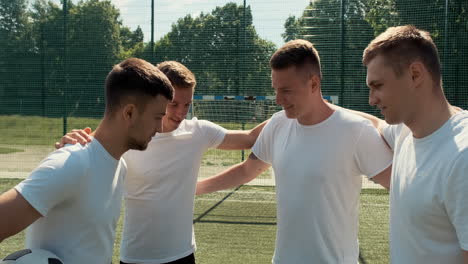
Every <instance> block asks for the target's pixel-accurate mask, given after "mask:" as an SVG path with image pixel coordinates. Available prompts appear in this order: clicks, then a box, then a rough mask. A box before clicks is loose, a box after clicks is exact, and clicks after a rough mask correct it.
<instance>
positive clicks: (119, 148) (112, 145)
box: [94, 120, 129, 160]
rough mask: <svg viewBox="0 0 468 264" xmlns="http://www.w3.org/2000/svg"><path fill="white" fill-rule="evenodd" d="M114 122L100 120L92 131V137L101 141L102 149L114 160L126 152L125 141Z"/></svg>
mask: <svg viewBox="0 0 468 264" xmlns="http://www.w3.org/2000/svg"><path fill="white" fill-rule="evenodd" d="M117 127H118V126H116V125H115V124H113V123H112V122H110V121H106V120H102V121H101V123H100V124H99V126H98V128H97V129H96V131H95V133H94V138H95V139H97V140H98V141H99V143H101V145H102V146H103V147H104V149H105V150H106V151H107V152H109V154H110V155H111V156H112V157H113V158H114V159H116V160H119V159H120V157H121V156H122V155H123V154H124V153H125V152H127V150H128V149H129V148H128V147H127V142H125V137H123V136H122V135H121V134H120V133H119V131H121V129H120V130H119V129H118V128H117Z"/></svg>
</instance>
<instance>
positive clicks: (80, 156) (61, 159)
mask: <svg viewBox="0 0 468 264" xmlns="http://www.w3.org/2000/svg"><path fill="white" fill-rule="evenodd" d="M89 144H92V143H89ZM90 149H92V148H91V147H90V146H87V145H86V146H82V145H81V144H75V145H67V146H65V147H63V148H61V149H58V150H55V151H53V152H51V153H50V154H49V155H48V156H47V157H46V158H45V159H44V160H43V161H42V162H41V165H42V167H44V166H45V167H52V168H55V169H60V168H70V169H77V168H78V167H83V166H84V165H87V164H89V160H90V159H89V153H90Z"/></svg>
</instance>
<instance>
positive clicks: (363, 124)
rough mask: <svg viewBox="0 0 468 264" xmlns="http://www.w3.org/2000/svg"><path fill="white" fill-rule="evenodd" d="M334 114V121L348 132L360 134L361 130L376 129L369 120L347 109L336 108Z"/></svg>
mask: <svg viewBox="0 0 468 264" xmlns="http://www.w3.org/2000/svg"><path fill="white" fill-rule="evenodd" d="M334 115H335V117H334V119H333V120H334V122H336V124H337V125H339V126H340V127H343V128H345V129H346V131H348V133H355V134H357V135H360V134H361V133H362V132H363V131H374V130H375V131H377V129H376V128H375V127H374V125H373V124H372V122H371V121H370V120H368V119H366V118H364V117H361V116H358V115H356V114H354V113H351V112H349V111H346V110H342V109H337V110H336V112H335V113H334Z"/></svg>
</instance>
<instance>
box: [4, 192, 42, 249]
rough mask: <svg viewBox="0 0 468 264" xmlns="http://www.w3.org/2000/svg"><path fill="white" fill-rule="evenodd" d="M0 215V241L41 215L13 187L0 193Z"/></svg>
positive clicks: (14, 233) (19, 230)
mask: <svg viewBox="0 0 468 264" xmlns="http://www.w3.org/2000/svg"><path fill="white" fill-rule="evenodd" d="M0 215H1V217H0V242H1V241H3V240H4V239H6V238H8V237H10V236H13V235H16V234H17V233H19V232H21V231H22V230H23V229H25V228H26V227H28V226H29V225H30V224H32V223H34V221H36V220H37V219H39V218H40V217H42V216H41V214H40V213H39V212H38V211H36V209H34V207H32V206H31V205H30V204H29V202H28V201H26V200H25V199H24V198H23V196H22V195H21V194H20V193H19V192H18V191H17V190H15V189H10V190H9V191H7V192H5V193H3V194H2V195H0Z"/></svg>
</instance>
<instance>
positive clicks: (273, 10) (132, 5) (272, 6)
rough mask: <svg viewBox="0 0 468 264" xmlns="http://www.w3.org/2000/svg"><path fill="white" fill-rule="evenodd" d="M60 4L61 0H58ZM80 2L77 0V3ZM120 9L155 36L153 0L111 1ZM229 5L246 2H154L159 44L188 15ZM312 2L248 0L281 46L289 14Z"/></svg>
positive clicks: (264, 31)
mask: <svg viewBox="0 0 468 264" xmlns="http://www.w3.org/2000/svg"><path fill="white" fill-rule="evenodd" d="M54 1H55V2H59V0H54ZM73 1H74V2H76V0H73ZM111 2H112V3H113V4H114V5H115V6H116V7H117V8H119V9H120V12H121V18H122V20H123V24H124V25H125V26H128V27H130V28H131V29H132V30H134V29H136V28H137V26H138V25H139V26H140V27H141V29H142V30H143V33H144V35H145V41H148V40H149V39H150V36H151V35H150V34H151V0H111ZM228 2H235V3H237V4H243V0H231V1H227V0H154V7H155V18H154V19H155V41H157V40H159V39H160V38H161V37H162V36H164V35H165V34H166V33H168V32H169V31H170V29H171V25H172V23H175V22H177V19H179V18H182V17H184V16H185V15H187V14H191V15H192V16H197V15H199V14H200V13H201V12H203V13H210V12H211V11H212V10H213V9H214V8H215V7H216V6H223V5H225V4H226V3H228ZM309 2H310V0H246V3H247V5H250V7H251V9H252V15H253V23H254V26H255V28H256V30H257V33H258V34H259V35H260V37H261V38H263V39H267V40H270V41H272V42H273V43H275V44H276V45H277V46H281V45H282V44H283V43H284V42H283V39H282V38H281V33H283V32H284V22H285V21H286V19H287V18H288V16H289V15H294V16H296V17H298V16H301V15H302V12H303V10H304V8H305V7H306V6H307V5H308V4H309Z"/></svg>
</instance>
